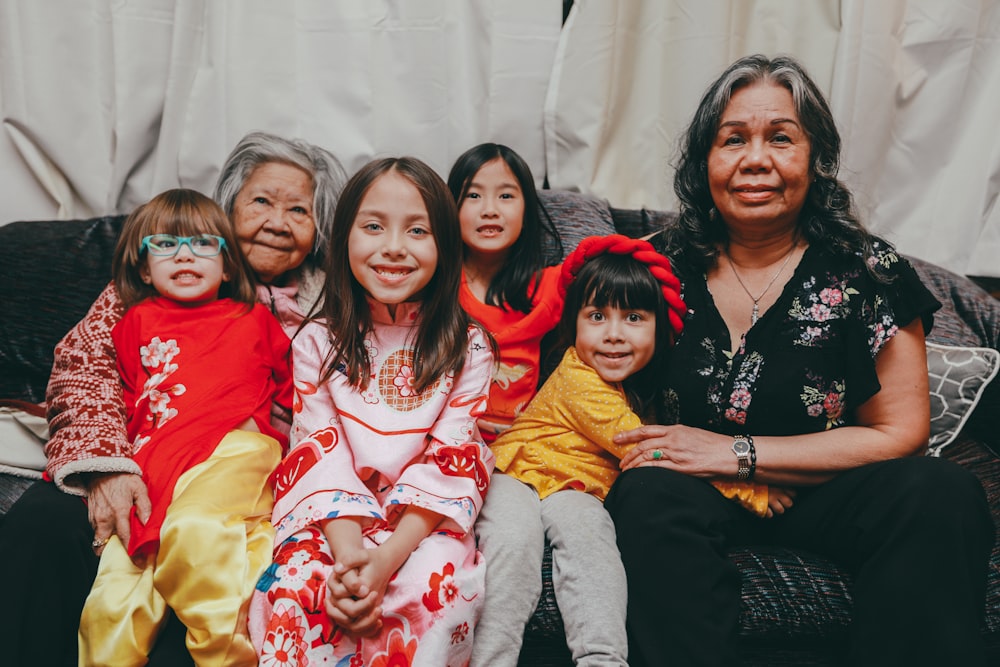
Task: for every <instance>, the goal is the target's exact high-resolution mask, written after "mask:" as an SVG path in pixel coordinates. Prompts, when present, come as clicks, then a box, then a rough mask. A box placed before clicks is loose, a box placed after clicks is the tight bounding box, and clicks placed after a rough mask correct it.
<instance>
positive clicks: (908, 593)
mask: <svg viewBox="0 0 1000 667" xmlns="http://www.w3.org/2000/svg"><path fill="white" fill-rule="evenodd" d="M605 507H606V508H607V509H608V511H609V512H610V513H611V516H612V518H613V519H614V522H615V527H616V529H617V532H618V546H619V549H620V550H621V554H622V561H623V563H624V564H625V570H626V572H627V574H628V594H629V599H628V629H629V664H631V665H633V667H643V666H646V665H648V666H652V665H685V666H688V665H738V664H739V662H740V659H739V656H738V654H737V649H736V638H737V636H738V632H739V610H740V575H739V572H738V571H737V569H736V566H735V564H734V563H733V562H732V561H730V560H729V559H728V558H727V557H726V552H727V550H728V549H729V548H730V547H733V546H736V545H740V544H777V545H783V546H789V547H793V548H795V547H798V548H802V549H806V550H809V551H812V552H814V553H818V554H823V555H825V556H827V557H828V558H830V559H831V560H834V561H836V562H838V563H839V564H840V565H842V566H843V567H844V568H846V569H847V570H849V571H850V572H851V573H852V574H853V576H854V578H855V584H854V589H853V595H854V603H855V604H854V611H853V618H852V625H851V630H850V646H849V647H848V657H847V664H850V665H879V666H882V665H963V666H966V667H971V666H973V665H984V664H985V661H986V659H985V655H984V645H983V640H982V636H981V634H980V627H981V623H982V616H983V605H984V599H985V595H986V568H987V563H988V561H989V557H990V553H991V550H992V548H993V538H994V527H993V520H992V517H991V515H990V511H989V506H988V504H987V502H986V496H985V493H984V492H983V489H982V486H981V485H980V484H979V481H978V480H977V479H976V477H975V476H974V475H972V473H970V472H969V471H967V470H965V469H964V468H962V467H961V466H959V465H957V464H955V463H952V462H950V461H946V460H942V459H936V458H925V457H915V458H907V459H897V460H893V461H885V462H882V463H875V464H871V465H867V466H863V467H861V468H859V469H856V470H853V471H850V472H846V473H843V474H841V475H839V476H838V477H837V478H835V479H833V480H831V481H829V482H827V483H825V484H823V485H821V486H818V487H815V488H811V489H807V490H803V491H801V492H800V494H799V496H798V498H797V499H796V501H795V504H794V506H793V507H792V508H791V510H789V511H788V512H786V513H785V515H784V516H781V517H777V518H775V519H757V518H755V517H753V516H751V515H750V514H749V513H747V512H745V511H744V510H742V509H741V508H740V507H739V506H738V505H737V504H736V503H733V502H731V501H728V500H726V499H725V498H723V497H722V495H721V494H720V493H719V492H718V491H716V490H715V489H714V488H713V487H712V486H711V485H709V484H708V483H707V482H705V481H704V480H700V479H697V478H694V477H690V476H688V475H685V474H682V473H677V472H673V471H670V470H666V469H664V468H639V469H636V470H631V471H628V472H625V473H623V474H622V475H620V476H619V478H618V481H617V482H616V483H615V485H614V486H613V487H612V489H611V492H610V494H609V495H608V497H607V500H606V501H605Z"/></svg>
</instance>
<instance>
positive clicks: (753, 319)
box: [750, 301, 760, 326]
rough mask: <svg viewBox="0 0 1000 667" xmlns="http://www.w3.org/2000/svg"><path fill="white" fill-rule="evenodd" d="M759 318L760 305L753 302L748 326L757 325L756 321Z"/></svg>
mask: <svg viewBox="0 0 1000 667" xmlns="http://www.w3.org/2000/svg"><path fill="white" fill-rule="evenodd" d="M759 318H760V304H759V303H757V302H756V301H754V302H753V312H752V313H750V326H753V325H755V324H757V320H758V319H759Z"/></svg>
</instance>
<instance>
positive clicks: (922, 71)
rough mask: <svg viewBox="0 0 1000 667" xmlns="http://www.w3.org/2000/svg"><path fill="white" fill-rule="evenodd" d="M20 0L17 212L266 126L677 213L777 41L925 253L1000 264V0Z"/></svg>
mask: <svg viewBox="0 0 1000 667" xmlns="http://www.w3.org/2000/svg"><path fill="white" fill-rule="evenodd" d="M562 6H563V2H562V0H503V2H497V1H496V0H286V1H284V2H274V1H273V0H0V122H2V132H0V224H2V223H3V222H7V221H11V220H18V219H52V218H72V217H86V216H89V215H95V214H107V213H114V212H126V211H129V210H131V209H132V208H133V207H134V206H135V205H137V204H138V203H141V202H142V201H144V200H146V199H148V198H149V197H150V196H152V195H153V194H155V193H157V192H159V191H162V190H163V189H166V188H169V187H175V186H178V185H182V186H186V187H194V188H198V189H201V190H204V191H210V189H211V187H212V184H213V182H214V180H215V176H216V174H217V173H218V169H219V166H220V164H221V162H222V160H223V159H224V158H225V155H226V154H227V153H228V152H229V150H230V149H231V148H232V146H233V144H234V143H235V142H236V141H237V140H238V139H239V138H240V137H241V136H242V135H243V134H245V133H246V132H247V131H250V130H255V129H262V130H267V131H271V132H276V133H279V134H283V135H287V136H292V137H302V138H304V139H307V140H309V141H313V142H315V143H318V144H320V145H322V146H325V147H326V148H329V149H330V150H331V151H333V152H334V153H335V154H337V155H338V156H339V157H340V158H341V159H342V160H343V162H344V164H345V166H346V167H347V168H348V170H349V171H353V170H354V169H357V168H358V167H360V166H361V165H362V164H363V163H364V162H366V161H367V160H369V159H371V158H372V157H375V156H379V155H389V154H397V155H398V154H412V155H416V156H418V157H420V158H422V159H424V160H426V161H427V162H428V163H430V164H431V165H432V166H433V167H434V168H436V169H437V170H438V171H439V172H440V173H442V175H444V174H446V173H447V170H448V168H449V167H450V165H451V162H452V161H453V160H454V159H455V158H456V157H457V156H458V155H459V153H461V152H462V151H463V150H465V149H466V148H468V147H469V146H472V145H473V144H475V143H478V142H481V141H487V140H493V141H500V142H503V143H507V144H509V145H510V146H512V147H513V148H514V149H515V150H517V151H518V152H520V153H521V154H522V155H523V156H524V157H525V159H527V161H528V162H529V164H530V165H531V168H532V170H533V171H534V172H535V176H536V180H537V181H538V182H539V183H541V182H542V180H543V178H544V177H545V176H546V174H547V176H548V180H549V183H550V185H551V186H552V187H557V188H570V189H576V190H580V191H584V192H590V193H592V194H596V195H598V196H601V197H604V198H606V199H608V200H609V201H610V202H611V203H612V204H613V205H615V206H619V207H625V208H637V207H641V206H645V207H649V208H672V207H673V206H675V200H674V197H673V193H672V187H671V179H672V168H671V164H672V161H673V160H674V158H675V157H676V142H677V137H678V135H679V133H680V132H681V130H682V129H683V127H684V126H685V124H686V123H687V122H688V121H689V119H690V116H691V114H692V112H693V111H694V108H695V105H696V104H697V101H698V99H699V97H700V95H701V93H702V92H703V91H704V89H705V87H706V86H707V85H708V83H709V82H710V81H711V80H712V79H714V78H715V77H716V76H717V75H718V74H719V72H721V71H722V69H724V68H725V67H726V66H727V65H728V64H729V63H730V62H732V60H734V59H735V58H737V57H739V56H742V55H747V54H750V53H755V52H762V53H766V54H769V55H775V54H778V53H789V54H792V55H794V56H796V57H797V58H799V59H800V60H801V61H802V62H803V63H804V64H805V65H806V67H807V68H808V69H809V71H810V73H811V74H812V75H813V77H814V78H815V80H816V81H817V83H818V84H819V85H820V87H821V88H822V89H823V90H824V91H826V93H827V94H828V95H829V99H830V102H831V105H832V107H833V110H834V115H835V117H836V119H837V122H838V125H839V127H840V129H841V132H842V135H843V138H844V143H845V152H844V168H843V171H842V175H843V177H844V179H845V180H846V181H847V182H848V183H849V184H850V185H851V187H852V188H853V190H854V192H855V195H856V197H857V199H858V204H859V208H860V210H861V212H862V214H863V217H864V219H865V220H866V222H867V223H868V224H869V226H870V227H871V228H872V229H873V230H875V231H876V232H877V233H879V234H881V235H883V236H886V237H887V238H888V239H889V240H891V241H892V242H894V243H896V244H897V245H898V246H899V247H900V249H902V250H903V251H904V252H907V253H911V254H914V255H917V256H920V257H923V258H924V259H928V260H930V261H933V262H936V263H939V264H942V265H944V266H946V267H948V268H950V269H952V270H954V271H956V272H959V273H967V274H972V275H983V276H994V277H1000V261H998V260H997V259H996V258H997V257H998V256H1000V207H997V206H994V203H995V201H996V198H997V194H998V192H1000V141H997V140H996V130H995V128H996V126H997V122H998V121H997V118H998V117H1000V116H998V113H1000V0H949V2H940V1H939V0H878V1H872V0H867V1H866V0H798V1H791V0H576V1H575V3H574V5H573V9H572V11H571V13H570V18H569V20H568V21H567V22H566V24H565V26H561V25H560V24H561V18H562Z"/></svg>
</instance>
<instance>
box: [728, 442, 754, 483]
mask: <svg viewBox="0 0 1000 667" xmlns="http://www.w3.org/2000/svg"><path fill="white" fill-rule="evenodd" d="M732 449H733V454H735V455H736V462H737V464H738V465H739V467H738V469H737V470H736V479H737V480H739V481H741V482H746V481H749V480H750V478H751V477H752V476H753V473H754V472H755V469H756V467H757V452H756V451H755V450H754V446H753V438H752V437H750V436H749V435H734V436H733V448H732Z"/></svg>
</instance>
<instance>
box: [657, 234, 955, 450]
mask: <svg viewBox="0 0 1000 667" xmlns="http://www.w3.org/2000/svg"><path fill="white" fill-rule="evenodd" d="M870 261H872V262H877V263H879V264H881V266H882V269H883V270H884V271H885V272H886V273H887V274H888V275H890V276H893V279H892V280H891V281H890V282H889V283H888V284H885V283H880V282H878V281H876V280H875V278H873V277H872V275H871V274H870V273H869V272H868V271H867V270H866V268H865V266H864V264H863V260H862V259H861V257H860V256H857V257H853V258H845V257H843V256H836V255H834V254H832V253H830V252H828V251H824V250H823V249H822V248H819V247H816V246H815V245H813V246H810V247H809V248H808V249H807V250H806V252H805V253H804V255H803V256H802V260H801V261H800V262H799V265H798V267H797V268H796V270H795V274H794V275H793V276H792V279H791V280H789V281H788V283H787V284H786V285H785V288H784V290H783V292H782V294H781V296H780V297H779V298H778V300H777V302H776V303H775V304H774V305H773V306H771V308H769V309H768V310H767V311H766V312H765V313H763V315H762V316H761V317H760V319H759V320H758V321H757V323H756V324H755V325H754V326H753V327H751V329H750V331H748V332H747V333H746V335H745V336H744V337H743V340H742V342H741V344H740V346H739V349H738V350H737V352H736V354H735V355H732V354H731V353H730V350H731V349H732V347H733V346H732V345H730V340H729V330H728V329H727V327H726V325H725V323H724V322H723V320H722V317H721V315H719V312H718V310H717V309H716V306H715V302H714V301H713V299H712V295H711V294H710V293H709V291H708V287H707V283H706V280H705V275H704V273H703V272H701V271H700V270H697V271H692V272H689V273H687V274H685V270H684V266H683V263H682V262H675V270H676V271H677V273H678V275H679V277H680V278H681V281H682V282H683V285H684V299H685V302H686V303H687V306H688V315H687V318H686V319H685V322H684V331H683V333H682V334H681V336H680V338H679V339H678V341H677V344H676V346H675V347H674V349H673V352H672V354H671V362H670V368H669V371H668V382H667V387H668V389H669V393H670V394H671V395H672V399H673V400H674V401H676V403H675V405H673V406H671V407H672V408H673V409H671V410H670V412H673V413H675V414H677V416H678V420H679V422H680V423H682V424H686V425H689V426H695V427H699V428H704V429H708V430H711V431H715V432H718V433H725V434H729V435H733V434H736V433H750V434H752V435H795V434H802V433H812V432H816V431H822V430H826V429H830V428H836V427H838V426H844V425H848V424H851V423H853V412H854V410H855V408H857V406H858V405H861V404H862V403H864V402H865V401H866V400H868V399H869V398H870V397H871V396H873V395H874V394H875V393H876V392H878V390H879V389H880V388H881V385H880V384H879V381H878V377H877V376H876V374H875V361H874V359H875V355H876V354H878V352H879V350H881V349H882V347H883V346H884V345H885V344H886V342H888V341H889V340H890V339H891V338H892V337H893V336H894V335H896V332H897V331H898V330H899V328H900V327H902V326H905V325H907V324H909V323H910V322H912V321H913V320H914V319H915V318H917V317H920V318H922V321H923V324H924V330H925V331H928V330H930V327H931V323H932V313H933V312H934V311H935V310H937V308H939V307H940V304H939V303H938V301H937V300H936V299H935V298H934V296H933V295H932V294H931V293H930V292H929V291H928V290H927V288H926V287H924V285H923V283H921V282H920V278H919V277H918V276H917V274H916V273H915V272H914V271H913V268H912V267H911V266H910V264H909V262H907V261H906V260H905V259H903V258H901V257H900V256H899V255H898V254H896V252H895V251H894V250H893V249H892V248H891V247H890V246H889V245H888V244H887V243H886V242H885V241H881V240H877V239H876V243H875V253H874V256H873V258H872V259H871V260H870Z"/></svg>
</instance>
